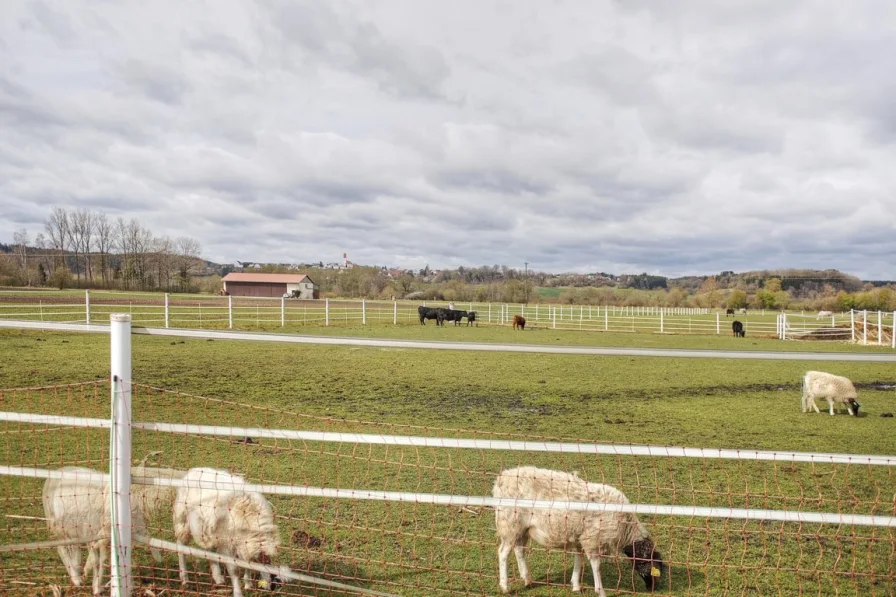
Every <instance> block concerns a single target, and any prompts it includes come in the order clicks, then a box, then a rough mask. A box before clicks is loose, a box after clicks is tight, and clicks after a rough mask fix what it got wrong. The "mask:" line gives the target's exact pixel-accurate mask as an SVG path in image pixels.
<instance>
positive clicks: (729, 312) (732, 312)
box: [725, 309, 734, 317]
mask: <svg viewBox="0 0 896 597" xmlns="http://www.w3.org/2000/svg"><path fill="white" fill-rule="evenodd" d="M729 315H734V309H725V317H728V316H729Z"/></svg>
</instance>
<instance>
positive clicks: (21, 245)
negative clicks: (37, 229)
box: [12, 228, 31, 286]
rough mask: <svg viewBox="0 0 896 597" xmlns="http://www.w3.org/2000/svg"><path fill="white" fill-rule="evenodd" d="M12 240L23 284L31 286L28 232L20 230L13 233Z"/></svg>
mask: <svg viewBox="0 0 896 597" xmlns="http://www.w3.org/2000/svg"><path fill="white" fill-rule="evenodd" d="M12 239H13V242H14V243H15V254H16V258H17V260H18V264H19V267H21V268H22V277H23V278H25V283H26V284H27V285H28V286H31V273H30V272H29V271H28V231H27V230H25V229H24V228H22V229H21V230H18V231H16V232H14V233H13V235H12Z"/></svg>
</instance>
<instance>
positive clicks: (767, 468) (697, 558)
mask: <svg viewBox="0 0 896 597" xmlns="http://www.w3.org/2000/svg"><path fill="white" fill-rule="evenodd" d="M113 351H114V349H113ZM111 379H112V381H109V382H107V381H102V382H97V381H91V382H85V383H74V384H65V385H53V386H46V387H39V388H24V389H6V390H0V410H2V411H3V412H2V413H0V454H2V457H0V520H2V525H0V560H2V562H3V564H2V566H0V589H2V592H3V593H4V594H11V595H18V594H21V595H39V594H41V595H42V594H51V591H52V588H54V587H55V588H56V589H57V590H59V591H64V592H65V594H74V595H78V594H84V595H87V594H90V592H91V591H92V590H93V587H92V586H91V585H92V584H93V582H94V578H95V577H96V570H97V569H98V567H96V566H95V565H94V564H95V563H96V562H97V560H101V561H102V572H101V574H102V578H101V582H100V584H99V586H98V587H97V590H98V591H99V592H101V593H105V592H108V591H110V590H115V589H116V587H127V588H129V587H133V593H132V594H134V595H157V596H158V595H161V594H162V593H163V592H167V593H166V594H172V593H173V594H189V595H212V594H217V595H221V594H239V593H244V594H246V595H264V594H271V593H268V592H267V591H268V590H270V589H276V591H277V594H282V595H363V594H380V595H402V596H420V597H423V596H438V595H445V596H450V595H496V594H499V593H500V592H501V591H500V588H499V584H498V538H497V536H496V523H495V513H496V509H504V510H505V511H513V512H532V511H539V512H542V513H547V514H548V515H549V516H550V518H551V519H552V520H554V522H555V523H556V525H559V528H562V529H563V532H564V533H565V534H566V537H565V538H572V539H570V543H574V542H575V540H577V539H575V538H582V537H584V536H585V535H588V533H591V534H592V535H594V534H595V533H596V534H598V535H600V536H602V537H604V539H602V540H601V542H600V556H601V563H600V568H599V570H600V576H601V579H602V584H603V587H604V589H605V590H606V591H607V592H608V594H619V595H629V594H638V593H643V592H644V591H645V580H644V579H643V578H642V576H640V575H639V574H638V572H637V568H638V561H637V560H638V559H639V558H640V557H642V555H641V554H637V553H635V554H634V556H635V557H634V559H633V558H631V557H629V556H630V555H631V554H626V550H625V547H627V546H626V545H623V544H620V543H619V542H616V543H614V539H613V538H614V537H621V536H622V534H621V531H619V530H614V529H618V528H622V527H624V526H625V524H627V523H628V522H632V521H633V520H634V517H636V518H637V521H639V522H640V523H641V524H643V528H644V529H645V530H646V532H647V533H649V536H650V539H651V541H652V543H653V544H654V545H655V546H656V550H657V552H658V557H661V559H662V564H663V565H662V567H661V569H660V570H659V572H660V574H659V575H658V578H659V580H658V581H657V582H656V587H655V589H656V591H655V594H657V595H782V596H783V595H856V596H860V595H861V596H866V595H881V596H883V595H888V596H892V595H894V594H896V457H893V456H875V455H850V454H812V453H785V452H764V451H744V450H739V451H735V450H718V449H696V448H688V449H685V448H676V447H666V446H636V445H626V444H594V443H584V442H579V441H576V440H575V439H574V438H565V437H541V436H532V435H528V434H523V433H519V434H506V433H489V432H484V431H481V430H478V431H474V430H466V429H440V428H433V427H422V426H414V425H407V424H391V423H383V422H375V421H363V420H349V419H343V418H327V417H320V416H311V415H308V414H304V413H302V412H300V411H298V410H295V409H290V408H286V407H283V408H273V407H262V406H259V405H257V404H248V403H242V402H240V401H238V400H225V399H219V398H215V397H210V396H201V395H195V394H188V393H183V392H178V391H172V390H169V389H165V388H159V387H153V386H151V385H146V384H141V383H139V380H129V379H124V378H121V377H118V378H111ZM125 385H126V387H127V391H128V394H129V399H130V406H131V414H130V419H127V418H125V419H124V420H125V421H126V422H127V427H128V429H127V433H126V434H124V435H128V436H130V437H129V450H130V452H129V454H128V453H127V451H124V452H122V451H121V448H120V447H116V445H115V441H110V437H112V438H113V439H115V437H116V435H115V433H114V432H111V433H110V431H114V429H115V421H116V418H115V416H112V417H110V407H109V400H110V394H111V395H113V396H114V395H115V394H116V393H117V392H121V391H123V390H122V389H121V387H119V386H125ZM116 414H118V415H121V414H122V413H121V412H118V413H115V412H113V413H112V415H116ZM118 420H119V421H121V420H122V419H121V418H119V419H118ZM126 456H127V461H128V463H129V464H130V468H129V474H130V476H131V479H130V481H131V484H130V485H126V486H125V487H126V488H127V487H129V491H127V490H125V491H126V492H127V493H128V496H127V497H128V498H129V501H130V514H129V513H128V512H127V511H123V510H121V506H120V505H119V506H117V505H116V499H117V498H118V497H119V496H118V494H117V493H116V491H115V488H116V487H117V485H116V483H120V482H121V481H122V479H121V478H120V476H121V474H122V468H121V466H116V464H119V465H120V464H121V463H120V462H116V460H119V461H120V460H122V459H123V458H125V457H126ZM520 466H537V467H541V468H545V469H552V470H557V471H566V472H573V471H575V472H576V474H577V475H578V476H579V477H580V478H581V479H584V480H587V481H588V482H591V483H601V484H606V485H610V486H612V487H614V488H616V489H618V490H619V491H621V492H622V493H624V495H625V496H626V497H627V502H617V503H595V502H589V501H587V500H582V499H580V498H579V497H576V496H575V495H572V494H569V493H564V489H563V488H556V492H554V493H552V496H553V497H551V498H549V499H545V498H544V497H543V495H531V496H517V497H513V498H507V497H495V496H494V495H493V486H494V485H495V481H496V478H497V477H498V475H499V474H500V473H501V472H502V471H506V470H508V469H513V468H516V467H520ZM197 468H201V469H202V470H199V471H197V470H196V469H197ZM116 471H117V472H116ZM116 475H119V478H118V479H116V478H115V477H116ZM551 491H554V489H552V490H551ZM570 496H571V497H570ZM583 520H585V521H589V522H584V523H583V522H582V521H583ZM121 525H127V526H128V529H127V532H122V531H123V529H121V528H119V527H120V526H121ZM583 525H584V526H583ZM588 525H591V526H590V527H589V526H588ZM583 529H585V530H583ZM588 529H590V530H588ZM128 534H130V536H131V539H132V546H133V547H132V548H128V546H127V545H125V546H124V548H125V551H127V553H126V554H125V555H126V556H127V557H125V558H124V559H120V560H119V561H116V554H121V553H125V551H122V546H121V541H124V540H125V539H126V536H127V535H128ZM116 545H118V548H116ZM89 548H92V550H93V553H92V555H91V553H90V551H89ZM103 552H105V553H106V554H107V555H103ZM154 552H155V553H154ZM181 557H182V559H183V563H184V565H185V570H184V571H185V572H186V574H185V575H184V572H182V571H181V568H180V562H179V560H180V559H181ZM127 559H130V566H129V567H128V566H127V562H126V560H127ZM513 559H514V558H511V560H513ZM575 559H576V558H575V550H574V549H573V548H572V545H569V546H567V547H563V546H562V545H561V546H553V547H550V548H546V547H542V546H540V545H539V542H538V537H537V533H535V532H533V533H532V540H531V541H529V544H528V548H527V560H528V567H529V572H530V575H531V587H530V588H528V589H524V583H523V579H522V578H521V577H522V574H521V572H520V571H519V570H518V568H517V566H516V564H515V563H514V562H513V561H511V566H510V583H509V589H510V592H511V593H514V594H516V593H519V594H525V595H532V596H542V595H566V594H568V593H569V591H570V590H571V582H570V577H571V575H572V573H573V570H574V568H575V567H576V562H575ZM110 561H111V562H112V564H113V565H112V566H111V567H110V565H109V563H110ZM116 565H117V566H118V570H119V571H120V572H118V574H119V575H120V574H126V575H128V576H129V579H128V580H127V581H122V580H121V578H118V579H116V568H115V566H116ZM250 568H251V570H252V572H251V577H250V578H249V582H248V583H247V582H246V580H245V579H244V578H243V577H244V570H248V569H250ZM585 568H589V567H588V566H587V565H586V566H585ZM231 570H232V571H233V574H234V578H237V581H232V580H231V578H230V576H231ZM267 575H270V576H267ZM110 576H111V578H112V579H113V581H112V582H113V584H112V586H111V587H110V588H106V587H105V584H106V580H107V579H108V578H110ZM584 576H585V581H584V583H583V584H584V588H585V590H589V591H590V590H591V587H593V585H591V583H592V576H591V571H590V569H589V570H587V571H586V573H585V575H584ZM183 578H186V583H185V584H184V583H182V579H183ZM78 584H80V585H83V586H84V588H82V589H73V587H74V586H75V585H78ZM247 587H248V588H247ZM69 591H72V592H69ZM182 591H183V592H182Z"/></svg>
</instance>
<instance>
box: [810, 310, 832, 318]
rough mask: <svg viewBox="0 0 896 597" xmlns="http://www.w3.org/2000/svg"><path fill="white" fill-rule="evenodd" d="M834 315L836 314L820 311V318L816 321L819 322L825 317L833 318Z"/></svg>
mask: <svg viewBox="0 0 896 597" xmlns="http://www.w3.org/2000/svg"><path fill="white" fill-rule="evenodd" d="M833 315H834V314H833V313H831V312H830V311H819V312H818V316H817V317H816V318H815V319H816V320H818V319H823V318H825V317H832V316H833Z"/></svg>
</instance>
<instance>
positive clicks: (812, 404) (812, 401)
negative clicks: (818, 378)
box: [809, 397, 821, 413]
mask: <svg viewBox="0 0 896 597" xmlns="http://www.w3.org/2000/svg"><path fill="white" fill-rule="evenodd" d="M809 406H811V407H812V408H814V409H815V412H817V413H820V412H821V411H820V410H818V405H817V404H815V398H812V397H809Z"/></svg>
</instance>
